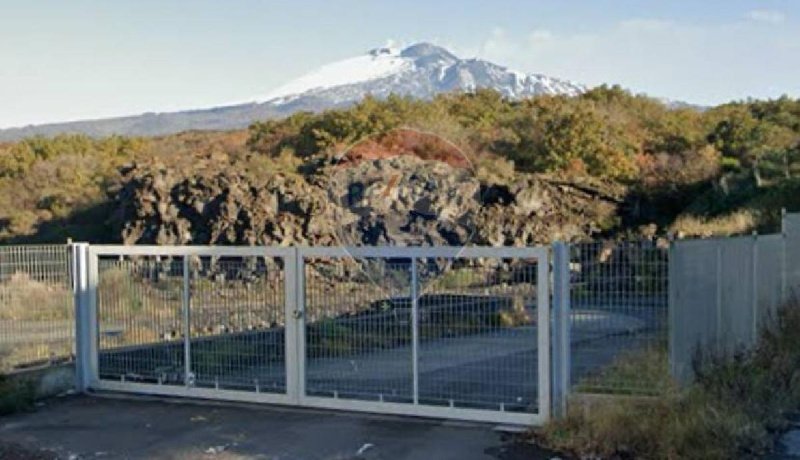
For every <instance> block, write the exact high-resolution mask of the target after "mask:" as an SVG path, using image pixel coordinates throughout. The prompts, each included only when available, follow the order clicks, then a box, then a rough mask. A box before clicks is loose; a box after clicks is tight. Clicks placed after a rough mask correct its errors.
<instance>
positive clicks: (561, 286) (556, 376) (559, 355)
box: [552, 241, 571, 417]
mask: <svg viewBox="0 0 800 460" xmlns="http://www.w3.org/2000/svg"><path fill="white" fill-rule="evenodd" d="M569 287H570V276H569V245H567V244H565V243H562V242H560V241H559V242H556V243H553V316H554V318H553V338H552V339H553V347H552V348H553V412H554V416H556V417H563V416H565V415H566V413H567V397H568V395H569V388H570V369H571V363H570V359H571V357H570V351H571V350H570V319H569V318H570V308H571V306H570V293H569Z"/></svg>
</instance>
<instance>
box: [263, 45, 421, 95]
mask: <svg viewBox="0 0 800 460" xmlns="http://www.w3.org/2000/svg"><path fill="white" fill-rule="evenodd" d="M411 65H413V62H412V61H410V60H409V59H406V58H404V57H401V56H400V55H399V53H398V52H397V51H396V50H393V49H390V48H377V49H374V50H372V51H370V52H369V53H367V54H365V55H362V56H357V57H354V58H349V59H344V60H341V61H337V62H334V63H332V64H328V65H324V66H322V67H320V68H319V69H317V70H315V71H313V72H311V73H308V74H306V75H303V76H302V77H300V78H297V79H295V80H292V81H290V82H289V83H287V84H285V85H283V86H281V87H279V88H277V89H275V90H273V91H272V92H270V93H269V94H267V95H266V96H264V98H262V100H263V101H271V100H276V99H277V101H274V102H278V101H280V100H281V99H283V98H287V97H289V96H297V95H301V94H303V93H306V92H309V91H322V90H324V89H327V88H332V87H335V86H340V85H348V84H353V83H359V82H363V81H368V80H373V79H376V78H382V77H385V76H387V75H391V74H393V73H397V72H403V71H404V70H406V69H408V68H409V67H410V66H411Z"/></svg>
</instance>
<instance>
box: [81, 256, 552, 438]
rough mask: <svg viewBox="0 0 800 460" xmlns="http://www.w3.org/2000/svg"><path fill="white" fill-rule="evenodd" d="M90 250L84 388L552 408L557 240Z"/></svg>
mask: <svg viewBox="0 0 800 460" xmlns="http://www.w3.org/2000/svg"><path fill="white" fill-rule="evenodd" d="M85 249H86V257H85V258H82V259H81V260H83V262H82V263H81V265H84V266H85V267H86V268H85V269H84V270H82V273H84V274H85V277H86V278H87V279H86V282H85V283H79V284H80V285H81V286H82V288H81V291H82V294H81V298H82V299H84V300H85V301H82V302H81V303H80V307H81V309H82V311H81V318H82V319H81V321H80V322H79V323H81V324H83V323H88V324H89V326H88V327H87V329H86V332H82V333H81V334H80V335H79V336H80V341H79V342H80V345H81V346H80V349H81V351H80V353H79V357H80V361H79V364H81V365H80V366H79V367H80V368H81V372H82V377H81V380H82V382H83V385H85V387H87V388H93V389H103V390H115V391H133V392H139V393H149V394H162V395H179V396H194V397H203V398H214V399H229V400H242V401H260V402H274V403H281V404H290V405H301V406H308V407H321V408H334V409H347V410H355V411H368V412H380V413H394V414H408V415H422V416H434V417H445V418H457V419H467V420H480V421H493V422H502V423H524V424H531V423H541V422H543V421H544V420H545V419H546V418H547V417H548V414H549V412H550V363H549V359H550V351H549V350H550V346H549V334H550V329H549V310H550V308H549V283H548V274H549V263H548V255H547V248H442V247H439V248H418V247H417V248H410V247H406V248H376V247H373V248H349V249H347V248H259V247H249V248H243V247H240V248H226V247H142V246H137V247H130V246H129V247H125V246H87V247H86V248H85ZM542 325H545V327H541V326H542Z"/></svg>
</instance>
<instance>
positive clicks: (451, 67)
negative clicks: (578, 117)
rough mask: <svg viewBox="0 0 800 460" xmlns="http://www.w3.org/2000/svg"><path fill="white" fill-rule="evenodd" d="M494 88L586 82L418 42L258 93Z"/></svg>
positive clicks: (538, 89)
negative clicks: (521, 69)
mask: <svg viewBox="0 0 800 460" xmlns="http://www.w3.org/2000/svg"><path fill="white" fill-rule="evenodd" d="M476 88H492V89H494V90H497V91H499V92H500V93H502V94H503V95H505V96H506V97H510V98H524V97H529V96H534V95H537V94H566V95H576V94H579V93H581V92H583V91H585V90H586V87H585V86H583V85H580V84H576V83H573V82H570V81H566V80H559V79H556V78H552V77H548V76H546V75H539V74H525V73H522V72H517V71H513V70H509V69H507V68H505V67H502V66H499V65H497V64H493V63H491V62H488V61H484V60H480V59H459V58H458V57H456V56H455V55H453V54H452V53H450V52H449V51H447V50H446V49H444V48H442V47H439V46H436V45H432V44H430V43H418V44H416V45H411V46H409V47H408V48H405V49H402V50H399V49H393V48H376V49H373V50H371V51H369V52H368V53H366V54H364V55H362V56H358V57H355V58H351V59H345V60H342V61H339V62H335V63H333V64H329V65H326V66H323V67H321V68H320V69H318V70H316V71H314V72H311V73H309V74H307V75H304V76H302V77H300V78H298V79H296V80H293V81H291V82H289V83H288V84H286V85H283V86H281V87H280V88H278V89H276V90H274V91H272V92H270V93H268V94H267V95H265V96H263V97H261V98H259V102H267V103H269V104H272V105H276V106H281V105H284V104H289V103H292V102H295V101H299V100H302V99H303V98H314V99H315V100H316V101H317V103H318V104H326V105H331V106H337V105H341V104H344V103H350V102H354V101H356V100H358V99H360V98H362V97H363V96H364V95H365V94H371V95H373V96H375V97H386V96H388V95H389V94H392V93H394V94H399V95H408V96H413V97H417V98H430V97H432V96H434V95H436V94H438V93H444V92H451V91H472V90H475V89H476Z"/></svg>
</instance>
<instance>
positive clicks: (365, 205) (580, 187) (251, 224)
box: [112, 156, 622, 246]
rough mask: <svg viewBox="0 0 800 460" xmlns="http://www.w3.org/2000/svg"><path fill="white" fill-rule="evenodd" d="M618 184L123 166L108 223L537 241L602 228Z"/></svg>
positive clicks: (262, 233) (376, 168)
mask: <svg viewBox="0 0 800 460" xmlns="http://www.w3.org/2000/svg"><path fill="white" fill-rule="evenodd" d="M621 197H622V191H621V190H619V189H610V188H608V187H598V186H597V185H596V184H592V185H591V186H587V185H586V184H576V183H570V182H564V181H557V180H554V179H552V178H548V177H542V176H535V175H519V176H518V177H517V178H516V180H515V181H514V182H512V183H509V184H489V183H483V182H481V181H480V180H479V179H478V178H476V177H475V176H474V175H473V174H472V173H471V171H470V170H468V169H465V168H458V167H454V166H451V165H449V164H447V163H442V162H437V161H430V160H422V159H419V158H416V157H413V156H402V157H394V158H381V159H374V160H366V159H365V160H363V161H360V162H358V163H356V164H353V165H351V166H348V167H341V165H340V166H338V167H330V168H326V169H324V170H322V171H318V173H317V174H316V175H314V176H310V177H303V176H298V175H286V174H266V175H258V174H253V173H249V172H248V171H243V170H240V169H239V168H237V167H236V165H230V166H228V167H226V168H218V169H216V170H215V172H208V171H178V170H175V169H171V170H170V169H165V168H158V167H153V166H148V165H137V166H134V167H132V168H129V169H128V170H127V171H126V173H125V177H124V185H123V187H122V188H121V190H120V191H119V192H118V194H117V197H116V202H117V212H116V213H115V215H114V216H113V218H112V223H113V224H114V225H115V228H116V229H117V231H118V232H119V235H120V238H121V240H122V241H123V242H124V243H126V244H136V243H139V244H145V243H149V244H248V245H337V244H345V245H367V244H368V245H416V244H426V245H464V244H476V245H518V246H521V245H533V244H538V243H547V242H550V241H552V240H553V239H556V238H559V239H566V240H572V239H578V238H582V237H587V236H590V235H592V234H594V233H597V232H598V231H600V230H601V229H602V228H603V225H604V223H606V222H608V221H609V220H611V219H613V217H614V216H615V215H616V213H617V208H618V206H619V204H620V202H621Z"/></svg>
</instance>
